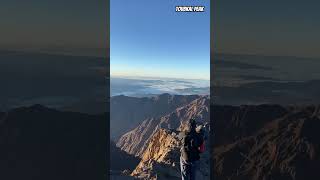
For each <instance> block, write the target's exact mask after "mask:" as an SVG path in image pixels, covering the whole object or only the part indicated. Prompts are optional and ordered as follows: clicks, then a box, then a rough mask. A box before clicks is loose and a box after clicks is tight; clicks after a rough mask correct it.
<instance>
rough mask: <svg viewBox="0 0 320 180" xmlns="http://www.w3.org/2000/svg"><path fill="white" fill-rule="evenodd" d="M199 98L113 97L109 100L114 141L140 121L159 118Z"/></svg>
mask: <svg viewBox="0 0 320 180" xmlns="http://www.w3.org/2000/svg"><path fill="white" fill-rule="evenodd" d="M197 98H199V96H197V95H189V96H182V95H170V94H161V95H158V96H155V97H144V98H137V97H128V96H114V97H112V98H111V100H110V112H111V114H110V127H111V128H110V130H111V138H112V139H113V140H115V141H117V140H119V138H120V137H121V136H122V135H123V134H125V133H127V132H128V131H130V130H132V129H134V128H136V127H137V126H138V125H139V124H140V123H141V122H142V121H144V120H147V119H150V118H160V117H162V116H165V115H166V114H168V113H170V112H172V111H174V110H175V109H177V108H179V107H181V106H184V105H187V104H189V103H190V102H192V101H193V100H195V99H197Z"/></svg>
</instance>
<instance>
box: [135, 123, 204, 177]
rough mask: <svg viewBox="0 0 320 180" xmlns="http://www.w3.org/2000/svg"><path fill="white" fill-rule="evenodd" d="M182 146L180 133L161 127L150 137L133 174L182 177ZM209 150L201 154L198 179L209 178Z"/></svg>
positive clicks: (139, 175) (136, 175)
mask: <svg viewBox="0 0 320 180" xmlns="http://www.w3.org/2000/svg"><path fill="white" fill-rule="evenodd" d="M180 147H181V141H180V139H179V138H178V134H176V133H175V132H172V131H170V130H166V129H159V130H158V131H157V132H156V133H155V134H154V135H153V136H152V137H151V139H150V141H149V143H148V147H147V148H146V150H145V151H144V153H143V155H142V159H141V161H140V163H139V165H138V166H137V167H136V169H135V170H134V171H133V172H132V173H131V175H132V176H134V177H136V178H140V179H159V180H162V179H169V180H170V179H172V180H174V179H176V180H178V179H181V175H180V165H179V157H180ZM209 177H210V173H209V151H207V152H206V153H204V154H202V155H201V160H200V163H199V167H198V174H197V179H203V180H205V179H209Z"/></svg>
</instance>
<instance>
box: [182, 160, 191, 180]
mask: <svg viewBox="0 0 320 180" xmlns="http://www.w3.org/2000/svg"><path fill="white" fill-rule="evenodd" d="M189 166H190V165H189V164H187V163H186V162H185V161H184V160H183V159H182V157H180V169H181V178H182V180H190V167H189Z"/></svg>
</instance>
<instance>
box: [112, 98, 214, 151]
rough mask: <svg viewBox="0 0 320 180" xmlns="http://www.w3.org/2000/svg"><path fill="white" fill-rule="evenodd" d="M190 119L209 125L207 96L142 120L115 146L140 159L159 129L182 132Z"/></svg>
mask: <svg viewBox="0 0 320 180" xmlns="http://www.w3.org/2000/svg"><path fill="white" fill-rule="evenodd" d="M190 118H195V119H196V120H197V121H198V122H201V123H209V121H210V118H209V97H208V96H201V97H199V98H197V99H195V100H193V101H192V102H191V103H189V104H187V105H185V106H182V107H179V108H177V109H176V110H174V111H173V112H171V113H169V114H167V115H165V116H163V117H160V118H150V119H146V120H144V121H143V122H142V123H141V124H140V125H139V126H137V127H136V128H135V129H133V130H132V131H130V132H128V133H126V134H124V135H123V136H122V137H121V138H120V139H119V141H118V142H117V146H118V147H120V148H121V149H122V150H124V151H126V152H128V153H129V154H134V155H136V156H140V157H141V156H142V154H143V153H144V152H145V150H146V148H147V147H148V145H149V143H150V140H151V137H152V136H153V135H154V134H155V133H156V132H157V131H158V130H159V129H168V130H174V131H176V130H179V131H181V130H184V129H185V128H184V127H185V123H186V122H187V120H189V119H190Z"/></svg>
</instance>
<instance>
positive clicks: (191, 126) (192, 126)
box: [187, 118, 197, 132]
mask: <svg viewBox="0 0 320 180" xmlns="http://www.w3.org/2000/svg"><path fill="white" fill-rule="evenodd" d="M196 127H197V123H196V121H195V120H194V119H192V118H191V119H189V121H188V124H187V130H188V131H189V132H191V131H195V130H196Z"/></svg>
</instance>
